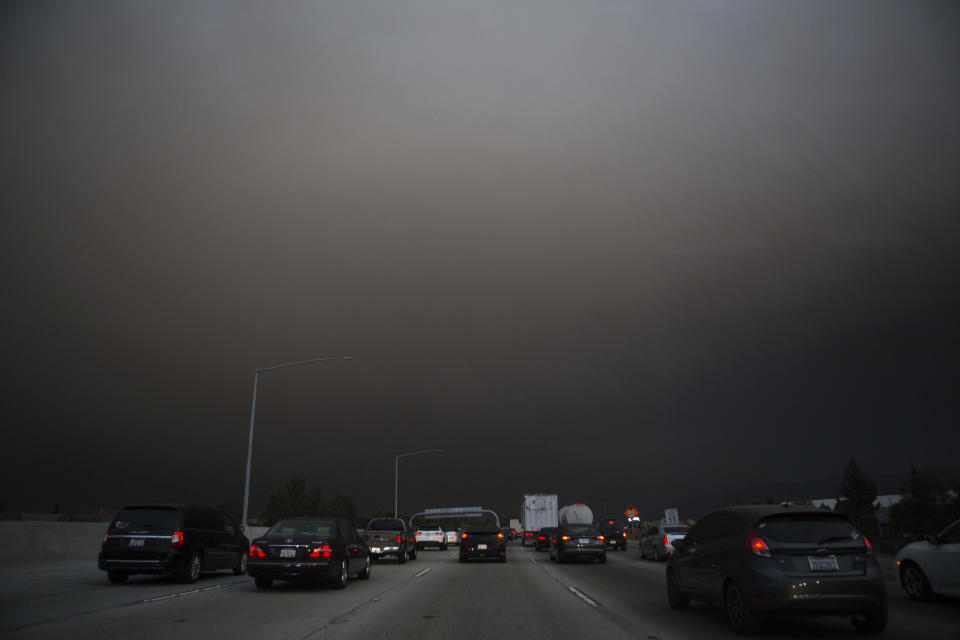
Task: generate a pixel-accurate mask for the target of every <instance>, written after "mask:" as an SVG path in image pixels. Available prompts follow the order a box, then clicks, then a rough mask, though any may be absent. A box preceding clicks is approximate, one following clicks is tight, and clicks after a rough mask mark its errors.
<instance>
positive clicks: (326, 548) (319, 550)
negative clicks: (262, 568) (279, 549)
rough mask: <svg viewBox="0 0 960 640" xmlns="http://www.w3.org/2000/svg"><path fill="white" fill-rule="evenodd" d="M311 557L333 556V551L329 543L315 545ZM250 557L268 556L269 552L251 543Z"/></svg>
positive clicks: (311, 550)
mask: <svg viewBox="0 0 960 640" xmlns="http://www.w3.org/2000/svg"><path fill="white" fill-rule="evenodd" d="M308 555H309V556H310V557H311V558H332V557H333V551H332V550H331V549H330V545H329V544H322V545H320V546H319V547H314V548H313V549H310V553H309V554H308ZM250 557H251V558H266V557H267V554H266V553H264V551H263V549H261V548H260V547H258V546H257V545H255V544H252V545H250Z"/></svg>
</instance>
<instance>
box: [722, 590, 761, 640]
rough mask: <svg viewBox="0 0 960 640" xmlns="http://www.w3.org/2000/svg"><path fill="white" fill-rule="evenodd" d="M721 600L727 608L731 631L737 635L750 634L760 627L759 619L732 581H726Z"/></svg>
mask: <svg viewBox="0 0 960 640" xmlns="http://www.w3.org/2000/svg"><path fill="white" fill-rule="evenodd" d="M723 602H724V605H726V609H727V620H728V621H729V622H730V626H731V627H733V631H734V632H735V633H737V634H739V635H744V636H748V635H752V634H754V633H756V632H757V629H759V628H760V620H759V619H758V618H757V616H756V615H754V613H753V611H751V610H750V605H748V604H747V599H746V597H744V595H743V591H741V590H740V587H738V586H737V585H736V583H734V582H732V581H731V582H728V583H727V586H726V587H725V588H724V590H723Z"/></svg>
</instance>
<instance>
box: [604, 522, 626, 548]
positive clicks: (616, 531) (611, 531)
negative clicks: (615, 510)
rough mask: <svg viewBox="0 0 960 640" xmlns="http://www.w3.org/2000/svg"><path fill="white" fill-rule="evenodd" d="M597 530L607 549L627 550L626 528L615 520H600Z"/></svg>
mask: <svg viewBox="0 0 960 640" xmlns="http://www.w3.org/2000/svg"><path fill="white" fill-rule="evenodd" d="M597 528H598V529H600V533H602V534H603V537H604V542H605V543H606V545H607V548H608V549H619V550H620V551H626V550H627V527H626V525H624V524H620V523H619V522H617V521H616V520H601V521H600V522H599V523H597Z"/></svg>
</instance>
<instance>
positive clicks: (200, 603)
mask: <svg viewBox="0 0 960 640" xmlns="http://www.w3.org/2000/svg"><path fill="white" fill-rule="evenodd" d="M664 567H665V565H664V564H662V563H655V562H653V561H649V560H641V559H640V558H639V556H638V554H637V551H636V547H635V546H632V547H631V548H630V549H629V550H628V551H625V552H615V551H614V552H610V553H608V561H607V564H605V565H595V564H564V565H558V564H556V563H554V562H551V561H550V560H549V558H548V556H547V554H546V553H545V552H540V553H537V552H534V551H533V550H531V549H530V548H529V547H522V546H521V545H520V544H519V543H511V544H510V546H509V550H508V561H507V562H506V563H505V564H501V563H499V562H471V563H468V564H460V563H459V562H458V561H457V550H456V548H455V547H450V548H449V549H448V550H447V551H434V550H426V551H422V552H420V553H419V555H418V557H417V559H416V560H415V561H412V562H408V563H406V564H403V565H400V564H397V563H396V561H393V560H385V561H383V562H380V563H377V564H376V565H374V567H373V575H372V577H371V579H370V580H369V581H361V580H357V579H355V578H353V579H351V581H350V584H349V585H348V586H347V588H346V589H344V590H342V591H340V590H336V589H332V588H330V587H327V586H322V585H317V586H307V585H297V584H289V583H276V584H275V586H274V587H273V588H272V589H270V590H266V591H261V590H258V589H256V588H255V587H254V586H253V580H252V579H250V578H248V577H246V576H239V577H238V576H234V575H233V574H232V573H229V572H226V573H217V574H207V575H204V576H203V577H202V578H201V580H200V581H199V582H197V583H196V584H194V585H185V584H181V583H179V582H177V581H176V580H174V579H172V578H158V577H145V576H143V577H134V578H131V580H130V581H129V582H128V583H127V584H123V585H111V584H109V583H108V582H107V579H106V576H105V575H104V574H103V572H101V571H98V570H97V569H96V566H95V564H94V563H93V562H91V563H81V564H73V565H62V566H59V567H49V566H47V567H27V568H5V569H3V570H2V571H0V634H2V636H3V638H4V639H6V638H10V639H11V640H13V639H15V638H16V639H19V638H43V639H45V640H46V639H56V638H63V639H64V640H66V639H70V640H74V639H76V638H95V639H96V640H110V639H112V638H116V639H118V640H119V639H123V640H137V639H149V638H157V639H160V638H164V639H165V638H172V637H179V638H201V637H203V638H212V637H216V638H293V639H296V640H300V639H308V638H309V639H319V638H363V639H371V640H373V639H381V638H383V639H385V638H397V639H416V640H421V639H424V640H430V639H436V640H456V639H461V638H464V639H490V640H500V639H503V638H506V639H509V638H517V639H523V640H541V639H542V640H552V639H556V638H587V637H589V638H595V639H597V638H603V639H613V638H640V639H642V640H654V639H663V640H673V639H676V640H681V639H687V638H689V639H700V638H731V637H734V636H733V633H732V632H731V631H730V630H729V627H728V626H727V622H726V618H725V615H724V612H723V611H722V610H720V609H718V608H713V607H708V606H704V605H698V604H697V603H693V604H692V605H691V607H690V609H688V610H686V611H673V610H671V609H670V608H669V606H668V605H667V601H666V596H665V594H664ZM889 593H890V625H889V626H888V628H887V631H886V633H885V634H884V636H883V637H886V638H897V639H899V638H952V639H954V640H956V639H960V601H955V600H952V601H943V602H932V603H919V602H912V601H910V600H908V599H907V598H906V596H904V595H903V593H902V591H901V590H900V589H899V587H897V586H896V585H895V584H894V583H890V584H889ZM760 636H761V637H767V638H853V637H857V636H858V634H857V633H856V632H855V631H854V629H853V627H852V625H850V623H849V622H847V621H846V620H843V619H840V618H813V619H791V620H777V621H771V622H768V623H767V624H766V625H765V626H764V627H763V629H762V631H761V634H760Z"/></svg>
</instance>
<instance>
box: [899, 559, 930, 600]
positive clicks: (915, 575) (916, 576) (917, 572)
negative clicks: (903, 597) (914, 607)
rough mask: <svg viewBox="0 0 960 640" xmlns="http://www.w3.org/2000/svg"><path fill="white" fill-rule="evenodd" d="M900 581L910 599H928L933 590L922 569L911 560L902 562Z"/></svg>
mask: <svg viewBox="0 0 960 640" xmlns="http://www.w3.org/2000/svg"><path fill="white" fill-rule="evenodd" d="M900 582H901V584H903V589H904V591H906V592H907V595H908V596H909V597H910V599H911V600H930V599H931V598H932V597H933V591H932V590H931V589H930V581H929V580H927V576H926V574H924V573H923V569H921V568H920V567H918V566H917V565H916V564H915V563H913V562H904V563H903V567H901V569H900Z"/></svg>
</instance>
